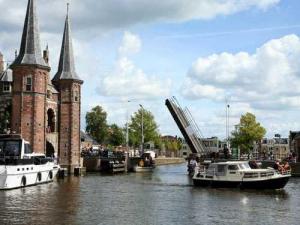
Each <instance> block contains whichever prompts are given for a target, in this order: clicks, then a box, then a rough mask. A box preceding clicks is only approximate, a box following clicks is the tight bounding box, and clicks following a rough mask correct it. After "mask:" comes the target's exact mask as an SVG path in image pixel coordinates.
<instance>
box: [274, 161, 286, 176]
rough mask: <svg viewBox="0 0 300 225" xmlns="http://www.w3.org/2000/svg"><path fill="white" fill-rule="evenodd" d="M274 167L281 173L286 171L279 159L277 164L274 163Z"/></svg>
mask: <svg viewBox="0 0 300 225" xmlns="http://www.w3.org/2000/svg"><path fill="white" fill-rule="evenodd" d="M273 168H274V169H275V170H278V171H279V172H280V173H282V172H284V171H285V170H284V167H283V166H282V165H281V164H280V163H279V161H278V160H276V161H275V164H274V166H273Z"/></svg>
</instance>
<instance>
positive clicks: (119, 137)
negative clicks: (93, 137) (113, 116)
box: [108, 124, 125, 146]
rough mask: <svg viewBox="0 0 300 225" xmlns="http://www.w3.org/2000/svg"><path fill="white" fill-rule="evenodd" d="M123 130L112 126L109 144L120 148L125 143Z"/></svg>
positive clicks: (109, 131) (110, 127)
mask: <svg viewBox="0 0 300 225" xmlns="http://www.w3.org/2000/svg"><path fill="white" fill-rule="evenodd" d="M124 139H125V138H124V133H123V129H122V128H120V127H118V125H116V124H112V125H110V126H109V129H108V143H109V144H110V145H112V146H119V145H122V144H123V143H124V141H125V140H124Z"/></svg>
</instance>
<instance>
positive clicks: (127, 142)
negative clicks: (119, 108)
mask: <svg viewBox="0 0 300 225" xmlns="http://www.w3.org/2000/svg"><path fill="white" fill-rule="evenodd" d="M129 102H130V101H129V100H128V101H127V103H129ZM128 114H129V113H128V106H127V113H126V149H127V151H129V134H128V133H129V128H128Z"/></svg>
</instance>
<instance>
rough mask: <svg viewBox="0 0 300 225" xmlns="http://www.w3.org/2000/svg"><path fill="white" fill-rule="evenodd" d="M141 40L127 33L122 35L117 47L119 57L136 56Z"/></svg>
mask: <svg viewBox="0 0 300 225" xmlns="http://www.w3.org/2000/svg"><path fill="white" fill-rule="evenodd" d="M141 47H142V42H141V39H140V38H139V37H138V36H137V35H134V34H132V33H130V32H128V31H126V32H125V33H124V36H123V40H122V44H121V46H120V47H119V54H120V56H126V55H131V54H136V53H138V52H139V51H140V50H141Z"/></svg>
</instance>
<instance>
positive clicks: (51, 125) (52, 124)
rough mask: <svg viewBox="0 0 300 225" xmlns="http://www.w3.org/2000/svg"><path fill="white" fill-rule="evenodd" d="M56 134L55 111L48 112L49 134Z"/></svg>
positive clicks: (49, 110)
mask: <svg viewBox="0 0 300 225" xmlns="http://www.w3.org/2000/svg"><path fill="white" fill-rule="evenodd" d="M54 132H55V113H54V111H53V109H48V111H47V133H54Z"/></svg>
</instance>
